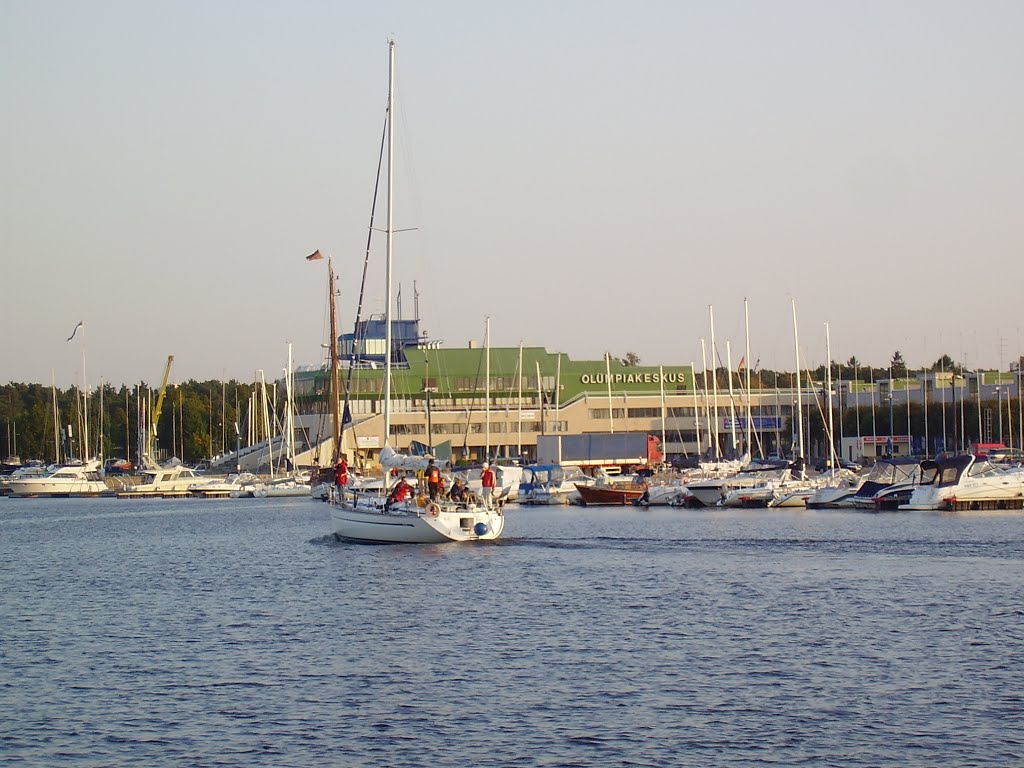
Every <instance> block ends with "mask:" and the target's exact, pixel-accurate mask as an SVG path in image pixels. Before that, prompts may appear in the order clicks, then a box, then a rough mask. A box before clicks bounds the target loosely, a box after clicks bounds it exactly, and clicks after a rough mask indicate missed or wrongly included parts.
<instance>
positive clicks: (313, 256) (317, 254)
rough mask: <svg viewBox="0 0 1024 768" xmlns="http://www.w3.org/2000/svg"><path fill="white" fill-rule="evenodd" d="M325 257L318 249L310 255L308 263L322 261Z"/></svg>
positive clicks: (307, 259)
mask: <svg viewBox="0 0 1024 768" xmlns="http://www.w3.org/2000/svg"><path fill="white" fill-rule="evenodd" d="M323 257H324V255H323V254H322V253H320V249H319V248H317V249H316V250H315V251H313V252H312V253H311V254H309V256H307V257H306V261H316V260H317V259H322V258H323Z"/></svg>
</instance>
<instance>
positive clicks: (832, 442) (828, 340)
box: [825, 323, 836, 473]
mask: <svg viewBox="0 0 1024 768" xmlns="http://www.w3.org/2000/svg"><path fill="white" fill-rule="evenodd" d="M825 370H826V371H827V372H828V375H827V376H826V377H825V386H827V387H828V458H829V464H830V466H831V468H832V472H833V473H834V472H835V471H836V438H835V434H834V433H833V431H832V430H833V429H834V425H833V423H832V337H831V335H830V333H829V328H828V323H825Z"/></svg>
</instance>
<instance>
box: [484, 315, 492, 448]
mask: <svg viewBox="0 0 1024 768" xmlns="http://www.w3.org/2000/svg"><path fill="white" fill-rule="evenodd" d="M484 356H485V357H486V361H485V367H484V378H485V379H486V380H485V382H484V446H485V447H484V460H485V461H490V460H491V316H490V315H488V316H487V318H486V319H485V321H484Z"/></svg>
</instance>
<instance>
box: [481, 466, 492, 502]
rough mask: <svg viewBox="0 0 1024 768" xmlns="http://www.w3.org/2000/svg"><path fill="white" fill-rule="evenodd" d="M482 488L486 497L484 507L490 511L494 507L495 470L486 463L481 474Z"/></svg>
mask: <svg viewBox="0 0 1024 768" xmlns="http://www.w3.org/2000/svg"><path fill="white" fill-rule="evenodd" d="M480 488H481V491H482V493H483V497H484V498H483V502H484V506H485V507H487V508H488V509H490V508H491V507H492V506H493V505H494V470H493V469H491V465H490V464H488V463H487V462H486V461H485V462H484V468H483V470H482V471H481V472H480Z"/></svg>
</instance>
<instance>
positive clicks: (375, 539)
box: [331, 503, 505, 544]
mask: <svg viewBox="0 0 1024 768" xmlns="http://www.w3.org/2000/svg"><path fill="white" fill-rule="evenodd" d="M331 518H332V520H333V522H334V531H335V533H336V534H337V535H338V536H339V537H340V538H342V539H346V540H348V541H360V542H366V543H375V544H443V543H445V542H449V541H475V540H480V541H486V540H490V539H496V538H498V536H500V535H501V532H502V530H503V529H504V527H505V516H504V515H503V514H502V513H501V511H500V510H486V509H483V508H475V507H470V508H462V507H457V506H454V505H444V506H443V507H442V509H441V511H440V512H439V513H438V515H437V516H436V517H428V516H427V514H426V512H425V509H424V508H420V507H415V508H414V509H402V510H395V511H391V512H384V511H383V510H376V509H368V508H363V507H359V508H353V507H352V505H351V504H348V503H342V504H332V505H331ZM481 523H482V524H483V526H484V528H482V529H481V528H478V526H479V525H480V524H481Z"/></svg>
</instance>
